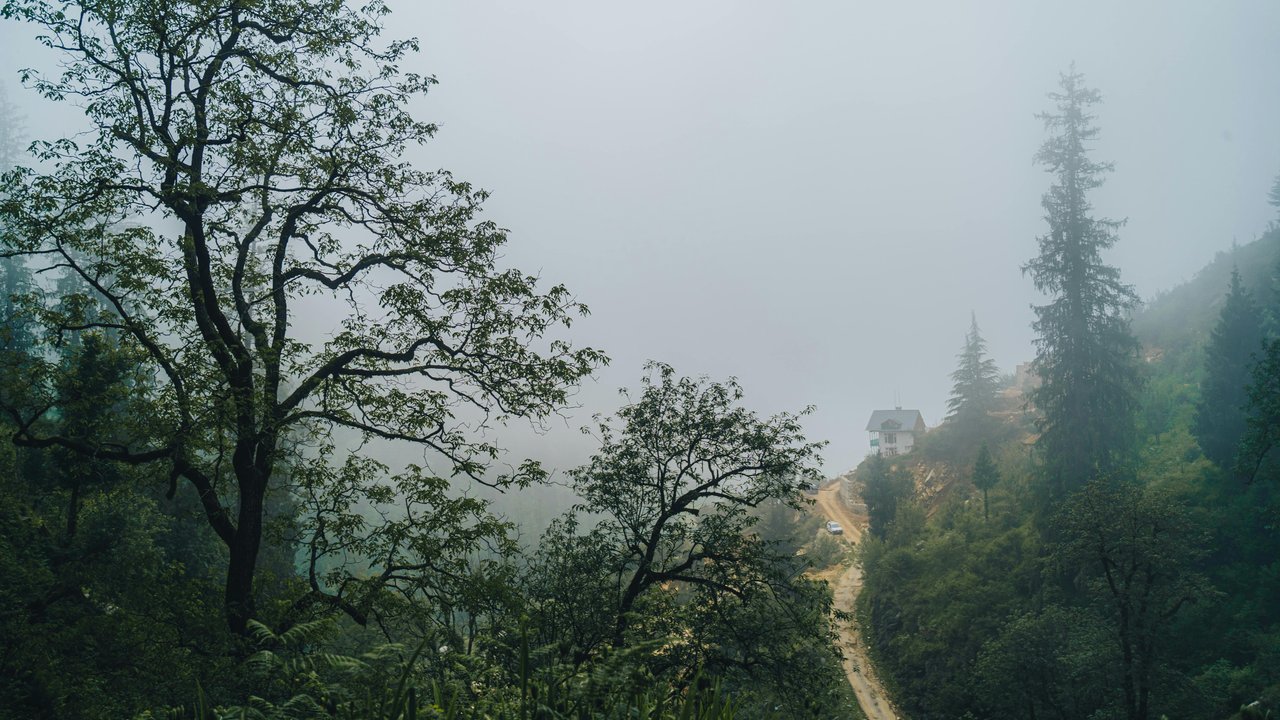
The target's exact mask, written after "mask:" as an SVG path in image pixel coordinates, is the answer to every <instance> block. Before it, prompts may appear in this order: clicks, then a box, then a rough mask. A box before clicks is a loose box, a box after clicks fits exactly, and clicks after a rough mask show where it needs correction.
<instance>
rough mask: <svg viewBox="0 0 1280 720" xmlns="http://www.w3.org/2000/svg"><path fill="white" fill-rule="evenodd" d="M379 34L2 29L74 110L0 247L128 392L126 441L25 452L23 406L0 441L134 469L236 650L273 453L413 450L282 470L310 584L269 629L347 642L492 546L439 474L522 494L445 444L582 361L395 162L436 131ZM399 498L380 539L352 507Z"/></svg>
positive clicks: (134, 6) (515, 407) (550, 308)
mask: <svg viewBox="0 0 1280 720" xmlns="http://www.w3.org/2000/svg"><path fill="white" fill-rule="evenodd" d="M386 13H387V9H386V7H385V5H384V4H383V3H381V2H376V1H375V2H371V3H364V4H360V5H358V6H356V7H350V6H347V5H346V4H344V3H341V2H337V1H334V0H284V1H282V2H271V3H261V2H254V1H250V0H213V1H211V2H200V3H188V2H171V1H170V0H160V1H159V2H155V1H148V2H142V1H140V0H124V1H123V2H121V1H117V0H112V1H110V2H108V1H106V0H85V1H83V2H74V3H73V2H54V3H49V2H45V1H44V0H13V1H12V2H7V3H5V4H4V5H3V15H4V17H6V18H10V19H14V18H16V19H20V20H25V21H28V22H31V23H34V24H35V25H37V26H38V27H39V28H40V30H41V37H42V39H43V42H44V43H45V45H47V46H48V47H49V48H51V49H52V50H53V51H55V52H56V54H57V55H58V59H59V62H60V64H61V68H62V71H61V72H60V73H58V74H57V75H54V76H51V77H44V76H41V75H39V74H36V73H27V77H28V79H29V80H30V81H31V83H32V84H33V85H34V87H35V88H37V89H38V90H39V91H40V92H42V93H43V94H44V95H45V96H46V97H47V98H49V99H51V100H55V101H79V102H80V104H81V105H82V106H83V108H84V111H85V114H86V118H87V121H88V122H89V124H90V125H91V127H92V132H91V133H90V135H89V139H88V140H86V141H79V140H71V139H65V138H64V139H59V140H53V141H51V142H46V143H43V144H41V145H40V153H39V160H40V168H41V170H35V169H31V168H23V169H19V170H18V171H16V172H13V173H10V174H9V175H7V176H6V177H5V180H4V186H3V188H2V191H3V192H2V195H3V198H5V199H4V200H2V201H0V219H2V225H3V230H2V231H3V232H4V237H3V242H4V245H5V247H6V248H7V249H8V250H9V251H10V252H14V253H19V254H22V255H26V256H29V257H31V258H35V259H37V261H39V262H42V263H48V264H59V265H62V266H64V267H66V268H69V269H70V270H71V271H72V272H74V273H75V274H76V275H77V276H79V277H80V278H81V280H82V281H83V282H84V283H86V284H87V285H88V286H89V287H90V288H91V289H92V292H93V293H94V294H95V295H96V296H97V297H99V298H100V299H101V301H102V303H103V309H102V311H101V312H99V313H96V314H95V315H93V316H91V317H83V318H78V317H74V316H73V315H72V314H69V313H67V312H63V311H61V310H60V309H59V308H56V307H53V308H50V307H45V308H41V309H39V311H40V318H41V322H42V323H43V325H44V326H45V327H46V328H47V329H48V330H49V331H50V334H51V335H52V336H57V335H58V334H59V333H64V332H69V331H80V330H102V331H107V330H109V331H111V332H113V333H115V334H116V336H117V337H118V338H119V343H120V344H121V345H123V346H126V347H127V348H128V349H129V350H130V352H136V353H138V354H140V355H142V356H143V357H144V358H145V368H146V371H147V374H148V375H149V377H150V378H151V379H152V382H151V383H149V384H147V385H138V386H137V392H139V393H144V392H145V393H146V397H145V399H146V401H147V402H148V403H150V405H151V408H152V409H151V411H150V412H149V413H148V416H147V422H148V424H149V433H148V435H147V436H146V439H145V441H143V440H135V441H131V442H119V441H117V440H116V439H115V438H113V437H110V436H103V435H100V434H89V435H86V436H83V437H78V436H72V435H69V434H66V433H59V432H56V431H53V430H50V429H49V427H50V426H49V424H47V423H44V422H42V421H43V419H44V413H43V412H42V411H41V408H45V407H50V406H51V404H50V403H43V404H42V403H40V402H34V403H31V402H29V403H25V404H22V405H17V404H11V405H10V407H8V408H7V411H8V412H9V415H10V417H11V420H12V422H13V423H14V425H15V426H16V428H17V429H16V431H15V433H14V440H15V442H17V443H18V444H20V445H25V446H31V447H60V448H63V449H64V450H67V451H71V452H75V453H78V454H81V455H86V456H91V457H93V458H95V459H97V460H98V461H115V462H122V463H127V464H134V465H155V466H158V467H159V468H160V469H161V470H163V472H164V474H165V475H167V476H168V477H169V478H170V480H169V482H170V492H171V493H172V492H173V491H175V490H176V489H177V487H178V486H179V484H186V485H189V486H190V487H191V488H192V489H193V490H194V493H195V495H196V496H197V497H198V498H199V501H200V504H201V507H202V509H203V513H204V517H205V520H206V522H207V524H208V526H209V528H211V529H212V531H213V532H214V533H215V534H216V535H217V537H218V538H219V539H220V540H221V541H222V543H223V544H224V545H225V546H226V549H227V568H226V579H225V614H226V618H227V621H228V624H229V627H230V628H231V629H232V630H233V631H236V632H243V631H244V630H245V629H246V626H247V623H248V621H249V619H251V618H253V617H254V616H255V615H256V614H257V608H256V606H255V590H254V578H255V571H256V568H257V562H258V556H259V551H260V549H261V546H262V542H263V526H264V515H265V504H266V503H265V500H266V498H267V495H268V492H269V490H270V489H271V488H273V487H274V486H277V485H279V484H280V483H281V482H282V474H281V473H280V468H281V466H282V463H284V462H285V461H286V459H288V458H287V456H288V455H289V452H288V450H287V447H286V444H287V443H286V441H290V442H292V443H296V444H302V443H307V442H311V443H322V442H323V439H324V438H325V437H327V436H328V435H329V433H330V432H331V431H332V430H333V429H334V428H347V429H349V430H351V431H353V432H354V433H356V434H357V435H360V436H363V437H365V438H367V439H380V440H387V441H394V442H403V443H410V444H413V445H418V446H422V447H424V448H426V449H427V450H428V451H430V452H429V454H428V457H429V458H431V465H430V466H423V467H412V468H410V469H409V470H407V471H405V472H404V473H400V474H397V475H396V476H395V477H394V478H393V479H392V481H391V482H384V481H383V478H385V477H386V476H387V474H388V471H387V469H386V468H383V467H381V466H379V465H377V464H376V463H372V462H366V461H363V460H362V459H361V457H360V456H359V455H352V456H351V459H350V460H349V461H347V462H345V463H339V464H338V465H340V467H334V466H333V465H334V463H326V462H312V463H311V464H310V465H309V466H307V467H306V468H304V469H303V470H300V471H299V472H298V477H299V478H300V479H299V481H298V482H299V483H300V484H302V485H304V488H303V490H302V491H301V492H302V493H303V494H304V496H305V497H306V499H307V503H306V507H308V508H310V510H311V515H310V518H309V519H308V520H307V521H306V522H305V523H304V525H305V527H304V530H305V533H306V534H305V537H307V538H309V539H310V540H311V543H312V547H311V550H312V552H311V558H312V562H311V564H310V568H311V573H310V578H309V580H310V582H309V591H308V592H307V593H306V594H305V595H303V596H301V597H298V598H296V602H295V603H294V605H293V611H294V612H295V613H305V612H310V611H313V610H323V611H331V610H333V609H335V608H340V609H342V610H345V611H346V612H347V613H348V614H350V615H351V616H352V617H354V618H356V619H357V620H364V619H365V618H367V614H368V603H369V602H371V599H372V598H374V597H376V596H377V594H378V590H379V588H385V587H388V586H391V585H394V584H397V583H408V584H412V583H414V582H416V581H417V580H419V579H423V578H427V577H429V576H430V575H431V574H432V569H433V568H436V569H438V570H441V571H445V570H447V569H448V567H447V566H445V565H443V564H442V561H441V558H440V557H438V556H433V553H445V554H448V553H454V552H457V551H459V549H460V548H458V547H457V546H456V543H454V544H451V541H452V539H455V538H456V539H458V540H457V542H461V541H462V539H464V538H470V539H474V537H475V536H474V533H473V534H471V535H468V534H467V533H459V534H457V535H454V534H452V533H451V530H452V529H458V528H461V527H463V526H466V527H469V528H487V529H489V530H494V529H495V526H494V525H492V524H486V523H484V522H481V520H482V517H481V516H482V515H483V512H482V511H483V507H482V505H479V504H476V503H471V504H466V503H463V504H458V503H453V502H452V501H451V500H450V499H449V497H448V493H447V490H448V484H449V483H448V481H449V478H451V477H455V476H463V477H470V478H474V479H476V480H481V481H488V482H493V483H496V484H507V483H511V482H525V481H530V480H535V479H538V478H539V477H540V476H541V473H540V471H539V470H538V468H537V467H536V466H534V465H532V464H527V463H526V464H521V465H520V466H519V467H518V469H517V470H515V471H514V472H511V473H507V474H505V475H494V476H490V475H487V474H486V469H487V467H488V465H489V463H490V461H491V460H492V459H494V458H495V457H496V456H497V455H498V452H499V450H498V448H497V447H495V446H494V445H493V444H492V443H491V442H489V441H484V440H477V439H476V437H477V434H475V433H471V432H467V431H466V428H471V429H474V428H476V427H477V426H483V425H485V424H487V423H490V422H492V421H494V420H495V419H498V420H501V419H505V418H508V417H524V418H539V417H543V416H546V415H547V414H548V413H552V412H554V411H555V410H556V409H557V408H559V407H561V406H562V404H563V403H564V402H565V399H566V393H567V392H568V390H569V389H570V388H571V387H572V386H573V385H574V384H575V383H576V382H577V381H578V380H579V379H580V378H582V377H583V376H584V375H585V374H587V373H588V372H590V371H591V370H592V369H593V368H594V367H596V366H597V365H598V364H599V363H600V362H602V360H603V358H602V356H601V355H600V353H598V352H596V351H593V350H589V349H585V350H584V349H573V348H571V347H569V346H568V345H567V344H565V343H564V342H562V341H560V340H557V339H554V333H555V331H556V329H557V327H560V326H564V325H566V324H568V323H569V322H570V320H571V319H572V318H573V317H575V316H576V315H578V314H579V313H581V312H584V308H583V307H582V306H580V305H579V304H577V303H576V302H575V301H574V300H573V299H572V298H571V297H570V295H569V293H568V291H567V290H566V289H565V288H563V287H560V286H556V287H552V288H550V289H546V290H540V289H539V288H538V286H537V284H536V280H535V278H533V277H531V276H529V275H526V274H524V273H521V272H519V271H516V270H502V269H499V268H498V267H497V258H498V251H499V248H500V247H501V246H502V245H503V243H504V242H505V240H506V234H505V232H504V231H503V230H501V229H499V228H498V227H496V226H495V225H494V224H493V223H491V222H486V221H481V220H480V219H479V218H478V213H479V211H480V204H481V202H482V201H483V200H484V198H485V193H484V192H482V191H479V190H477V189H475V188H473V187H471V186H470V185H468V184H467V183H464V182H461V181H458V180H456V179H454V178H453V177H452V176H451V175H450V174H449V173H447V172H444V171H423V170H419V169H416V168H415V167H413V166H412V165H410V164H408V163H407V162H406V161H405V160H404V158H405V157H406V156H408V155H409V154H411V153H412V152H413V151H414V150H415V149H416V148H417V147H418V146H420V145H421V144H422V143H423V142H424V141H426V140H427V139H428V138H430V137H431V136H432V134H433V133H434V132H435V127H434V126H432V125H431V124H429V123H425V122H422V121H420V120H417V119H415V118H414V117H413V116H412V115H410V113H409V111H408V109H407V108H409V107H411V106H412V105H413V104H414V103H415V102H416V101H417V98H419V97H420V96H422V95H423V94H424V93H425V92H426V91H427V89H428V88H429V87H430V86H431V85H432V84H433V82H434V79H433V78H431V77H424V76H421V75H416V74H413V73H407V72H404V71H403V70H402V69H401V64H402V63H403V62H404V60H405V59H406V58H407V57H408V55H409V54H410V53H412V52H413V51H414V50H415V49H416V47H417V45H416V42H415V41H412V40H403V41H391V42H386V41H382V40H380V37H379V36H380V32H381V30H382V24H381V23H382V20H383V17H384V15H385V14H386ZM55 375H56V373H53V372H49V373H44V374H40V373H36V374H35V375H34V377H37V378H39V377H46V376H47V377H54V376H55ZM54 390H55V388H54V387H53V383H52V382H49V383H44V384H40V383H34V384H33V385H32V387H31V388H30V392H29V394H30V395H32V396H34V397H36V398H37V399H38V398H39V397H40V396H41V394H49V393H53V392H54ZM30 408H35V409H34V410H31V409H30ZM464 414H465V418H464V417H462V415H464ZM464 420H465V424H464ZM135 437H137V436H135ZM312 459H313V460H314V458H312ZM397 490H398V491H400V492H401V493H402V496H403V502H397V503H395V504H397V505H399V507H400V510H399V511H398V512H391V511H388V512H384V513H382V517H384V518H387V522H385V523H374V522H371V521H370V520H369V517H370V516H371V515H370V514H369V513H365V514H363V515H362V514H361V513H358V512H355V511H354V510H353V509H354V508H357V507H360V506H361V504H372V505H373V506H385V505H388V504H391V503H392V501H393V500H395V499H396V498H395V492H396V491H397ZM442 507H443V509H442V510H441V511H440V512H436V511H437V509H440V508H442ZM378 515H379V514H378V513H373V514H372V516H374V517H376V516H378ZM424 526H425V527H424ZM440 538H447V539H450V540H441V539H440ZM354 553H374V554H376V558H375V559H371V560H370V561H368V562H366V563H364V564H363V565H362V566H361V567H360V568H359V570H360V572H359V575H358V576H356V575H352V574H334V573H331V572H330V573H327V572H326V567H328V568H332V567H333V565H326V564H325V563H324V562H323V559H324V557H325V555H326V554H329V555H331V556H332V555H344V556H346V557H350V556H351V555H352V554H354ZM369 563H372V565H370V564H369Z"/></svg>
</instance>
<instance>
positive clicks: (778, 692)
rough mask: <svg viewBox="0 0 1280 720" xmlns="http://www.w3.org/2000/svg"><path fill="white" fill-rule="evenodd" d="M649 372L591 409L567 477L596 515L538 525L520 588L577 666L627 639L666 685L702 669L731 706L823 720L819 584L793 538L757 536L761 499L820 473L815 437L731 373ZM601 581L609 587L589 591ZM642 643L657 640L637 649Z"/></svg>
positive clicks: (826, 634) (825, 601) (829, 688)
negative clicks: (526, 580)
mask: <svg viewBox="0 0 1280 720" xmlns="http://www.w3.org/2000/svg"><path fill="white" fill-rule="evenodd" d="M646 368H647V370H648V374H647V375H646V377H645V378H644V380H643V386H642V390H641V392H640V393H639V395H638V396H632V395H631V394H629V393H627V392H626V391H623V396H624V397H625V398H626V399H627V404H626V405H625V406H624V407H622V408H621V409H620V410H619V411H618V412H617V414H616V416H615V417H613V418H608V419H602V420H599V422H598V425H597V427H596V429H595V430H596V432H597V433H598V436H599V440H600V449H599V451H598V452H596V454H595V455H593V456H592V458H591V460H590V462H589V463H587V464H586V465H584V466H582V467H580V468H577V469H576V470H574V471H572V472H571V473H570V476H571V478H572V480H573V487H574V489H575V490H576V491H577V492H578V494H579V495H580V496H581V497H582V498H583V502H582V503H581V504H580V505H578V506H576V507H575V515H576V516H577V517H580V518H592V517H594V518H599V521H598V524H596V525H595V526H594V527H593V528H590V529H589V530H588V531H587V532H585V533H577V532H576V531H575V530H574V525H573V522H572V521H566V522H564V523H561V524H557V526H556V527H554V528H553V530H552V531H550V532H548V534H547V536H546V538H544V543H545V545H544V547H543V548H542V550H541V551H540V553H539V558H540V560H539V565H540V571H539V572H538V573H536V574H535V578H538V577H540V578H541V580H540V582H539V583H538V584H537V585H535V588H536V592H535V594H534V596H533V597H532V598H531V599H534V600H536V601H537V602H538V603H539V606H540V608H541V609H542V611H543V612H551V613H554V614H556V615H557V616H558V619H557V621H556V626H557V627H562V628H563V630H564V632H565V635H563V636H562V637H563V638H564V640H570V641H571V642H572V643H573V645H574V646H575V651H576V652H575V654H576V655H577V656H576V657H574V658H573V659H574V661H575V663H577V662H581V661H583V660H584V659H586V658H585V655H586V654H589V653H590V652H591V651H592V649H593V648H596V647H599V646H600V645H603V644H609V645H611V646H612V647H613V648H614V649H615V650H624V651H626V652H621V653H619V652H615V653H612V654H611V655H610V657H611V658H625V657H627V656H628V653H635V651H637V650H639V651H640V652H638V653H636V654H635V655H634V656H635V657H638V658H641V659H640V660H638V662H640V663H642V664H643V665H644V666H645V668H646V670H647V671H648V672H651V673H653V674H654V675H656V676H658V677H665V678H668V679H669V681H670V682H672V684H674V685H676V686H680V685H682V684H684V683H687V682H689V681H690V680H692V679H693V677H694V676H695V674H696V673H697V672H698V671H699V670H702V671H705V672H706V673H708V674H710V675H714V676H715V677H717V678H720V679H721V680H722V681H723V682H724V683H725V687H726V688H730V689H732V691H733V692H734V694H735V697H738V698H740V699H741V700H742V701H743V702H744V707H752V706H753V705H755V704H757V703H758V704H760V705H761V706H763V707H768V708H773V707H776V706H777V705H778V704H780V703H781V704H783V705H784V706H786V707H792V708H797V709H798V710H799V711H800V712H801V713H802V714H804V715H805V716H813V717H818V716H829V715H830V714H831V713H832V712H833V711H832V708H833V707H835V705H836V704H837V703H838V702H839V694H838V692H836V691H837V689H838V688H839V687H840V685H841V683H842V678H841V677H840V675H839V673H838V672H837V671H836V669H837V668H838V663H837V661H836V656H835V654H834V652H833V646H832V642H831V641H832V637H831V633H830V624H829V617H830V612H831V598H830V594H829V593H828V591H827V589H826V587H825V586H824V585H823V584H821V583H818V582H817V581H813V580H810V579H807V578H805V577H804V576H803V575H802V574H801V572H802V570H803V568H804V561H803V559H802V558H800V557H797V556H796V555H795V552H794V550H793V549H791V548H788V547H786V546H785V544H779V543H777V542H774V541H771V540H769V539H766V538H765V537H762V536H761V534H760V533H757V532H756V529H757V527H758V522H759V517H760V514H759V512H757V511H758V510H759V509H760V508H761V507H762V506H765V505H776V504H782V505H784V506H786V507H788V508H791V509H798V508H799V507H801V505H802V504H803V503H804V502H805V500H804V499H803V497H804V496H803V494H802V491H803V489H804V488H805V487H806V486H808V485H810V484H812V483H815V482H817V481H818V480H819V475H818V470H817V460H818V458H817V452H818V450H819V449H820V444H819V443H810V442H807V441H805V439H804V437H803V433H802V431H801V428H800V419H801V417H802V416H803V415H804V414H805V413H807V412H808V411H807V410H806V411H804V412H802V413H801V414H800V415H792V414H787V413H783V414H780V415H775V416H773V417H769V418H762V417H760V416H758V415H757V414H756V413H754V412H751V411H749V410H747V409H745V408H744V407H742V405H741V403H742V397H743V395H742V389H741V388H740V387H739V386H738V384H737V383H736V382H735V381H733V380H729V381H727V382H724V383H720V382H711V381H709V380H706V379H690V378H679V377H677V376H676V375H675V372H674V370H672V368H671V367H670V366H667V365H664V364H661V363H649V364H648V365H647V366H646ZM600 578H603V579H604V583H603V585H604V586H605V587H608V588H610V589H611V590H612V592H606V593H605V594H604V595H601V593H600V590H601V589H602V583H601V582H600ZM602 610H607V612H608V613H609V614H612V620H613V622H612V628H610V630H611V632H610V633H609V637H608V638H607V639H605V638H601V637H600V636H599V634H598V633H599V632H600V631H601V630H603V629H604V628H603V627H602V622H601V620H602V616H605V615H606V613H605V612H602ZM563 612H572V613H574V614H575V617H574V618H573V619H568V618H566V617H563ZM655 642H656V643H659V644H660V647H661V650H660V651H659V652H654V651H653V649H651V648H652V646H651V647H650V648H646V647H645V643H655ZM755 712H756V713H757V714H759V712H760V711H759V710H756V711H755Z"/></svg>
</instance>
